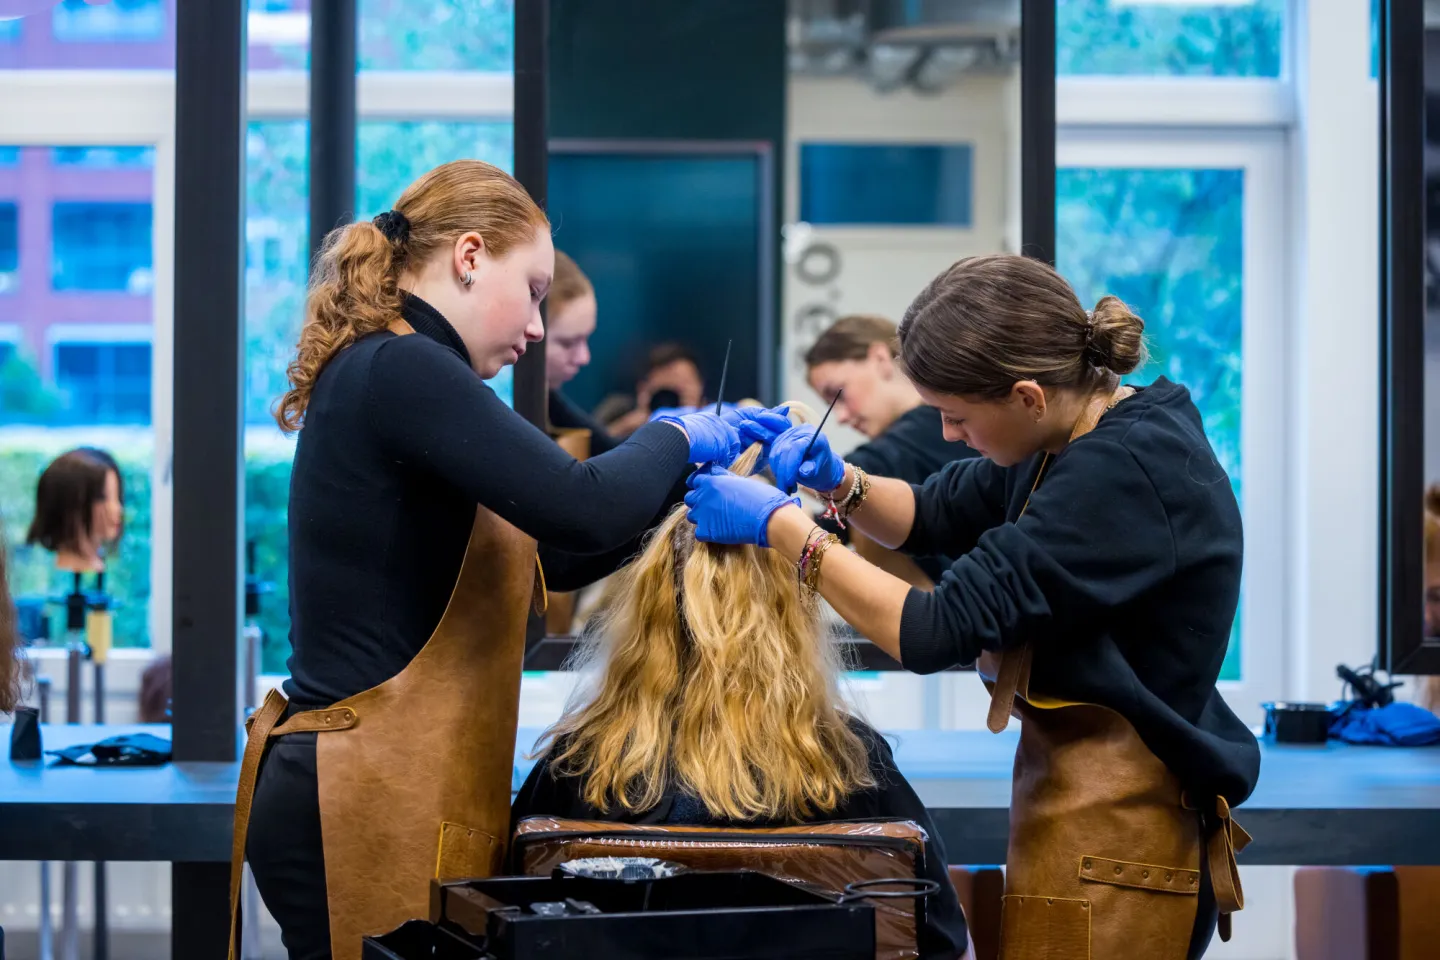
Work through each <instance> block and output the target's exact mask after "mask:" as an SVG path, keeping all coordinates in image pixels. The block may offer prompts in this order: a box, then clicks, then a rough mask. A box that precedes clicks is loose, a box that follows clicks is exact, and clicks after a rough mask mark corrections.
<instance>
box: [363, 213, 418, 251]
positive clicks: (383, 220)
mask: <svg viewBox="0 0 1440 960" xmlns="http://www.w3.org/2000/svg"><path fill="white" fill-rule="evenodd" d="M370 222H371V223H373V224H375V227H376V228H377V229H378V230H379V231H380V232H381V233H383V234H384V235H385V239H386V240H389V241H390V242H391V243H393V244H395V245H396V246H400V247H403V246H405V244H407V243H409V242H410V220H409V218H408V217H406V216H405V214H403V213H401V212H400V211H399V210H386V211H385V212H384V213H382V214H379V215H377V216H376V217H375V219H373V220H371V221H370Z"/></svg>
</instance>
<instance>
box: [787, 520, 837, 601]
mask: <svg viewBox="0 0 1440 960" xmlns="http://www.w3.org/2000/svg"><path fill="white" fill-rule="evenodd" d="M839 542H840V538H839V537H837V536H835V534H833V533H830V532H828V531H826V530H822V529H820V528H819V527H815V528H814V529H813V530H811V531H810V532H809V533H808V534H806V536H805V546H804V548H803V549H802V550H801V551H800V562H799V563H798V564H796V577H797V579H798V580H799V583H800V586H802V587H805V588H807V589H808V590H809V591H810V592H811V593H814V592H816V591H817V590H819V588H820V560H821V558H822V557H824V556H825V551H826V550H828V549H829V548H830V545H831V544H834V543H839Z"/></svg>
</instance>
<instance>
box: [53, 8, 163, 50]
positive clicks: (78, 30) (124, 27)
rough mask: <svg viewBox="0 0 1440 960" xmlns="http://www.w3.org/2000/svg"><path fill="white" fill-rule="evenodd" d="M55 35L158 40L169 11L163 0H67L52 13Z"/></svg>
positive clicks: (92, 39)
mask: <svg viewBox="0 0 1440 960" xmlns="http://www.w3.org/2000/svg"><path fill="white" fill-rule="evenodd" d="M51 16H52V22H53V24H54V30H55V39H56V40H61V41H68V42H80V43H94V42H96V41H110V42H113V41H134V40H159V39H161V38H163V37H164V36H165V28H166V21H167V19H168V17H169V11H167V10H166V5H165V3H163V2H162V0H109V2H108V3H104V4H91V3H87V2H86V0H64V2H63V3H61V4H60V5H59V6H58V7H56V8H55V12H54V13H53V14H52V15H51Z"/></svg>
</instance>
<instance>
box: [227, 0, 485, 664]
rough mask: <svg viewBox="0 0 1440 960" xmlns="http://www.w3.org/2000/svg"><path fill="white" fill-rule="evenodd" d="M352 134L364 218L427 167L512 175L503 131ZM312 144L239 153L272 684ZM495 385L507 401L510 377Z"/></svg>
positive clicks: (292, 124)
mask: <svg viewBox="0 0 1440 960" xmlns="http://www.w3.org/2000/svg"><path fill="white" fill-rule="evenodd" d="M362 3H363V0H362ZM478 6H484V4H479V5H478ZM254 9H255V8H254V6H252V7H251V11H252V19H253V13H254ZM364 9H365V8H364V7H363V6H362V11H363V10H364ZM457 9H458V7H457ZM468 15H469V14H463V16H468ZM507 37H508V35H507ZM356 133H357V140H358V143H357V153H358V165H357V167H356V206H357V210H358V215H359V216H361V217H364V218H368V217H373V216H374V215H375V214H377V213H380V212H381V211H383V210H388V209H389V208H390V206H391V205H392V204H393V203H394V202H395V200H396V199H397V198H398V197H399V196H400V193H401V192H402V191H403V190H404V189H405V188H406V187H407V186H409V185H410V182H411V181H412V180H414V179H415V178H416V177H418V176H419V175H420V174H421V173H424V172H425V171H426V170H429V169H430V168H431V167H434V166H436V165H438V164H441V163H444V162H446V161H448V160H455V159H458V158H461V157H473V158H477V159H480V160H486V161H488V162H490V163H493V164H495V165H496V166H499V167H503V168H505V169H507V170H508V169H510V167H511V162H512V160H511V158H512V155H513V152H514V146H513V134H512V130H511V126H510V124H509V123H508V122H471V121H465V122H432V121H389V120H386V121H379V120H369V121H362V122H361V123H360V126H359V128H358V130H357V131H356ZM308 136H309V132H308V125H307V124H306V122H305V121H303V120H260V121H253V122H251V124H250V127H249V131H248V135H247V137H246V143H245V156H246V181H245V188H246V189H245V197H246V200H245V202H246V214H245V237H246V247H245V249H246V256H245V350H246V355H245V356H246V363H245V369H246V380H245V421H246V424H247V429H246V431H245V536H246V540H247V541H248V542H250V543H253V544H254V547H255V573H256V574H257V575H258V576H259V577H260V578H261V579H262V580H264V581H267V582H269V583H271V584H272V585H273V586H274V592H273V593H271V594H269V595H268V596H266V597H265V598H264V601H263V603H262V605H261V611H260V618H259V622H260V626H261V629H262V631H263V633H264V636H265V642H264V646H263V648H262V651H261V661H262V671H263V672H267V673H284V672H285V660H286V658H287V657H288V656H289V654H290V645H289V636H290V619H289V593H288V585H287V576H286V566H285V564H286V553H285V547H286V527H285V524H286V514H285V507H286V499H287V491H288V490H289V485H290V460H291V457H293V456H294V452H295V446H294V442H293V441H292V440H290V439H288V438H286V437H283V436H281V434H280V432H279V430H278V429H277V428H276V426H275V421H274V419H273V418H272V416H271V409H272V408H273V406H274V404H275V401H276V400H277V399H278V398H279V396H280V394H281V393H282V392H284V390H285V387H286V380H285V366H286V364H287V363H289V361H290V359H291V357H292V356H293V354H294V351H295V341H296V338H297V337H298V335H299V332H300V323H301V320H302V319H303V317H304V310H305V284H306V279H307V268H308V259H309V199H308V196H309V186H308V176H309V170H308V166H307V164H308V162H309V141H308ZM490 385H491V387H493V388H494V389H495V391H496V392H497V393H499V394H500V396H501V398H502V399H504V400H505V401H506V402H507V403H508V402H510V401H511V398H512V395H513V380H512V377H511V372H510V371H509V370H508V369H507V370H506V371H504V372H503V373H502V374H501V375H500V376H498V377H496V378H495V379H494V380H492V381H490Z"/></svg>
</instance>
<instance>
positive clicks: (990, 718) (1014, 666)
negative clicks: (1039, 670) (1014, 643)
mask: <svg viewBox="0 0 1440 960" xmlns="http://www.w3.org/2000/svg"><path fill="white" fill-rule="evenodd" d="M1032 654H1033V651H1032V649H1031V647H1030V644H1028V643H1027V644H1025V645H1024V646H1022V647H1017V648H1016V649H1014V650H1005V651H1003V652H1002V653H1001V654H1000V668H999V669H998V670H997V671H996V674H995V686H994V688H993V689H991V691H990V712H989V714H987V715H986V717H985V726H986V728H988V729H989V731H990V732H991V733H1003V732H1004V730H1005V728H1006V727H1008V726H1009V725H1010V712H1011V711H1012V710H1014V709H1015V694H1016V692H1017V691H1018V690H1019V689H1020V688H1021V687H1026V688H1028V687H1029V686H1030V662H1031V657H1032Z"/></svg>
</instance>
